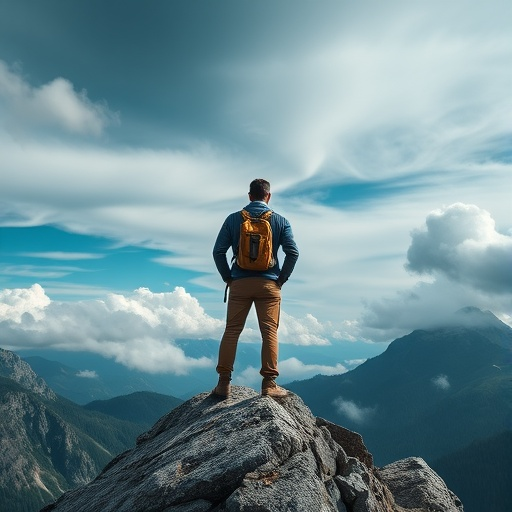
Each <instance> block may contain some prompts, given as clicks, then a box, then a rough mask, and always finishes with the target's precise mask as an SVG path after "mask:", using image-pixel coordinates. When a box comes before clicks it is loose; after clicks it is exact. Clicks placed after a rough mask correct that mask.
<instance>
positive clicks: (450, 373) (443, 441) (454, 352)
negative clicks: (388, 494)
mask: <svg viewBox="0 0 512 512" xmlns="http://www.w3.org/2000/svg"><path fill="white" fill-rule="evenodd" d="M511 352H512V329H511V328H510V327H509V326H507V325H505V324H503V323H502V322H500V321H499V320H498V319H497V318H496V317H495V316H494V315H492V313H490V312H482V311H480V310H478V309H475V308H465V309H463V310H461V311H459V312H458V313H457V314H456V315H455V316H454V319H453V321H452V322H450V323H447V324H445V325H444V326H442V327H439V328H436V329H424V330H417V331H413V332H412V333H410V334H409V335H407V336H404V337H402V338H399V339H397V340H395V341H393V342H392V343H391V344H390V345H389V347H388V348H387V350H386V351H385V352H384V353H382V354H381V355H379V356H377V357H375V358H372V359H369V360H368V361H366V362H365V363H364V364H362V365H360V366H359V367H357V368H355V369H354V370H352V371H350V372H348V373H346V374H343V375H336V376H332V377H322V376H318V377H315V378H313V379H310V380H308V381H302V382H295V383H292V384H290V385H287V387H288V388H289V389H291V390H292V391H294V392H295V393H298V394H300V396H301V397H302V398H303V399H304V401H305V403H306V404H308V405H309V406H310V407H311V409H312V411H313V413H314V414H317V415H320V416H323V417H325V418H327V419H329V420H331V421H334V422H336V421H342V422H343V425H344V426H346V427H347V428H350V429H354V430H357V431H358V432H360V433H361V434H362V435H363V437H364V439H365V441H366V443H367V445H368V447H369V449H370V450H371V451H372V453H373V455H374V457H375V460H376V463H377V464H379V465H383V464H387V463H389V462H390V461H392V460H396V459H400V458H403V457H409V456H420V457H422V458H424V459H425V460H426V461H427V463H429V464H431V465H432V466H433V467H434V468H435V469H438V470H439V473H440V474H441V476H442V477H443V478H446V481H447V482H448V484H449V485H450V486H451V485H452V480H450V478H453V474H454V473H453V472H451V473H450V474H448V473H447V474H446V475H445V474H444V473H443V471H444V470H445V468H446V465H442V464H441V465H439V467H437V466H436V465H435V464H436V461H437V460H441V459H442V458H443V457H446V456H448V455H450V454H452V453H454V452H456V451H458V450H462V451H464V450H465V449H467V447H468V446H469V445H471V443H474V442H476V441H479V440H485V439H488V438H490V437H492V436H497V435H500V434H502V433H503V432H507V431H508V432H510V430H511V418H512V365H511V364H510V363H511ZM502 453H505V452H504V451H503V452H502ZM509 462H510V461H509ZM503 463H504V459H503V455H501V456H500V455H499V454H498V459H496V464H497V465H498V466H500V465H503ZM486 478H488V479H489V480H492V476H491V475H488V476H487V477H486ZM489 485H490V488H491V489H492V492H493V493H495V495H496V496H498V495H500V496H501V495H502V494H503V492H504V490H503V489H502V488H501V487H500V486H499V485H498V482H497V480H494V481H492V482H490V483H489ZM459 492H460V496H461V499H462V500H463V501H464V503H465V504H466V511H470V512H471V511H479V510H482V509H479V508H478V507H474V508H473V507H472V505H471V503H472V502H473V498H474V494H475V493H477V492H478V491H476V490H475V487H473V488H470V489H468V488H465V487H464V488H463V489H462V488H461V491H459ZM506 492H508V490H507V491H506ZM508 494H509V498H508V503H509V504H510V506H511V507H512V502H511V501H510V499H511V498H510V493H508ZM509 509H512V508H505V509H503V510H509ZM499 510H500V509H495V508H493V511H495V512H498V511H499Z"/></svg>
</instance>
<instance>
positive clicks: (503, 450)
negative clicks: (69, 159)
mask: <svg viewBox="0 0 512 512" xmlns="http://www.w3.org/2000/svg"><path fill="white" fill-rule="evenodd" d="M510 461H512V430H508V431H507V432H503V433H501V434H498V435H495V436H492V437H490V438H488V439H484V440H479V441H475V442H474V443H471V444H470V445H469V446H467V447H465V448H463V449H461V450H457V451H455V452H453V453H450V454H448V455H445V456H444V457H441V458H440V459H438V460H436V461H435V462H434V463H433V464H432V466H433V467H434V468H435V469H436V471H437V472H438V473H441V474H442V475H443V476H444V478H445V479H446V480H447V481H449V482H451V484H450V487H451V488H452V489H453V491H454V492H455V493H457V494H458V495H459V496H471V509H473V510H488V509H489V504H490V503H492V510H497V511H499V510H503V511H505V510H512V496H511V495H512V493H511V492H510V489H512V472H511V471H510ZM475 489H477V490H478V491H477V492H474V490H475Z"/></svg>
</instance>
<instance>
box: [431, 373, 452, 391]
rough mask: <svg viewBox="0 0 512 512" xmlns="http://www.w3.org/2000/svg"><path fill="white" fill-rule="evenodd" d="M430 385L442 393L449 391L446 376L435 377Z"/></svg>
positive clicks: (448, 382)
mask: <svg viewBox="0 0 512 512" xmlns="http://www.w3.org/2000/svg"><path fill="white" fill-rule="evenodd" d="M432 384H434V386H435V387H436V388H438V389H441V390H443V391H446V390H447V389H450V387H451V385H450V381H449V380H448V377H447V376H446V375H442V374H441V375H438V376H437V377H433V378H432Z"/></svg>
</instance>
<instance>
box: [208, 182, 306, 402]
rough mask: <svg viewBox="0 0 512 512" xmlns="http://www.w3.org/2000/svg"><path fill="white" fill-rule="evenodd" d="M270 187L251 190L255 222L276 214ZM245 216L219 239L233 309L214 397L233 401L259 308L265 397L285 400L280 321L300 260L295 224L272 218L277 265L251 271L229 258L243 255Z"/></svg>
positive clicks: (218, 255) (230, 221) (217, 255)
mask: <svg viewBox="0 0 512 512" xmlns="http://www.w3.org/2000/svg"><path fill="white" fill-rule="evenodd" d="M270 197H271V193H270V183H269V182H268V181H266V180H263V179H256V180H254V181H252V182H251V184H250V187H249V200H250V201H251V202H250V203H249V204H248V205H247V206H246V207H245V208H244V209H245V210H246V211H248V212H249V213H250V214H251V216H252V217H258V216H259V215H261V214H262V213H263V212H265V211H271V210H270V208H269V206H268V203H269V201H270ZM242 219H243V218H242V215H241V212H240V211H239V212H236V213H232V214H231V215H229V216H228V217H227V218H226V220H225V221H224V224H223V225H222V227H221V229H220V232H219V234H218V236H217V240H216V242H215V246H214V248H213V258H214V260H215V264H216V266H217V269H218V271H219V273H220V275H221V277H222V279H223V280H224V282H225V283H226V285H227V286H228V287H229V300H228V306H227V319H226V328H225V331H224V335H223V336H222V340H221V343H220V348H219V359H218V364H217V373H218V374H219V382H218V384H217V386H216V387H215V389H214V390H213V391H212V393H213V394H215V395H219V396H223V397H227V396H228V395H229V394H230V390H231V385H230V381H231V372H232V371H233V365H234V362H235V356H236V348H237V344H238V338H239V336H240V333H241V332H242V330H243V328H244V326H245V321H246V319H247V315H248V314H249V311H250V309H251V307H252V304H253V303H254V305H255V308H256V314H257V317H258V324H259V328H260V332H261V338H262V346H261V370H260V374H261V375H262V377H263V382H262V385H261V392H262V394H263V395H269V396H272V397H283V396H286V395H287V394H288V392H287V391H286V390H285V389H283V388H281V387H280V386H278V385H277V384H276V382H275V378H276V377H277V376H278V375H279V372H278V371H277V356H278V338H277V329H278V327H279V315H280V308H281V287H282V286H283V284H284V283H285V282H286V281H287V280H288V278H289V277H290V274H291V273H292V271H293V268H294V266H295V263H296V261H297V259H298V257H299V250H298V248H297V245H296V244H295V241H294V239H293V233H292V228H291V226H290V223H289V222H288V221H287V220H286V219H285V218H284V217H282V216H281V215H279V214H277V213H275V212H272V214H271V216H270V218H269V222H270V226H271V228H272V250H273V256H274V262H275V264H274V265H273V266H271V267H270V268H269V269H268V270H260V271H255V270H245V269H243V268H241V267H240V266H239V265H238V264H237V262H236V261H235V262H234V263H233V265H232V267H231V268H229V264H228V261H227V257H226V253H227V251H228V249H229V248H230V247H231V249H232V251H233V254H234V255H236V254H237V249H238V244H239V239H240V225H241V223H242ZM279 247H281V248H282V250H283V252H284V254H285V258H284V262H283V266H282V268H280V267H279V262H278V260H277V251H278V248H279Z"/></svg>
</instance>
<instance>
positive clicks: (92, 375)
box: [76, 370, 99, 379]
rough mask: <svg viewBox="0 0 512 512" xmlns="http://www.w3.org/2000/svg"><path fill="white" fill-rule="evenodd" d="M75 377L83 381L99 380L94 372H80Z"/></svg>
mask: <svg viewBox="0 0 512 512" xmlns="http://www.w3.org/2000/svg"><path fill="white" fill-rule="evenodd" d="M76 376H77V377H81V378H84V379H97V378H99V375H98V374H97V373H96V371H95V370H80V371H79V372H77V373H76Z"/></svg>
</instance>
